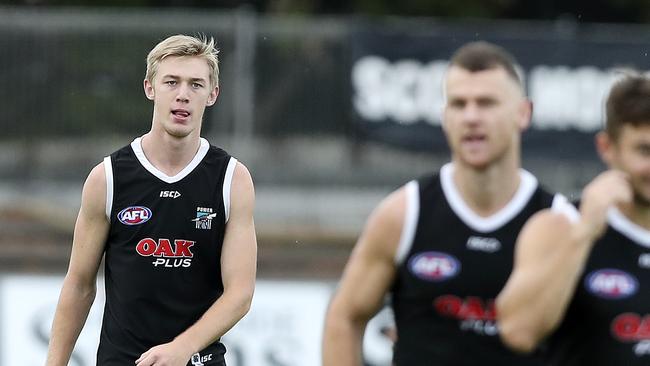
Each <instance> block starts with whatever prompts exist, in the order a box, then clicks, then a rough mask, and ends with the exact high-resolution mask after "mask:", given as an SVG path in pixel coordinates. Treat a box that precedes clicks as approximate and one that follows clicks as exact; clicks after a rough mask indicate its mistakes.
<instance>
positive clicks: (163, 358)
mask: <svg viewBox="0 0 650 366" xmlns="http://www.w3.org/2000/svg"><path fill="white" fill-rule="evenodd" d="M230 201H231V206H230V214H229V219H228V224H227V226H226V233H225V237H224V241H223V249H222V253H221V271H222V282H223V286H224V292H223V295H222V296H221V297H219V299H218V300H217V301H216V302H215V303H214V304H213V305H212V306H211V307H210V308H209V309H208V310H207V311H206V312H205V314H204V315H203V316H202V317H201V319H199V320H198V321H197V322H196V323H195V324H194V325H192V326H191V327H190V328H188V329H187V330H186V331H185V332H183V333H182V334H180V335H179V336H177V337H176V338H175V339H174V340H173V341H172V342H169V343H166V344H163V345H159V346H156V347H153V348H151V349H149V350H148V351H146V352H145V353H143V354H142V355H141V356H140V358H139V359H138V360H137V361H136V364H137V366H149V365H153V364H155V365H156V366H176V365H178V366H184V365H186V364H187V362H188V361H189V359H190V357H191V356H192V355H193V354H194V353H196V352H199V351H201V350H202V349H204V348H205V347H207V346H208V345H209V344H211V343H213V342H214V341H215V340H217V339H218V338H220V337H222V336H223V335H224V334H225V333H226V332H227V331H228V330H229V329H230V328H232V327H233V326H234V325H235V324H236V323H237V322H238V321H239V320H240V319H241V318H242V317H243V316H244V315H246V313H247V312H248V310H249V308H250V305H251V301H252V298H253V291H254V289H255V274H256V268H257V239H256V237H255V224H254V221H253V211H254V206H255V193H254V188H253V181H252V179H251V176H250V173H249V172H248V170H247V169H246V167H245V166H244V165H243V164H241V163H237V166H236V168H235V172H234V175H233V180H232V188H231V200H230Z"/></svg>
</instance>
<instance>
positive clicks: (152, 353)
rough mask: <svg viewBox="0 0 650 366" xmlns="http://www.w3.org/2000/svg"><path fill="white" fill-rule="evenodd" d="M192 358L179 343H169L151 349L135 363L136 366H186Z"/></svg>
mask: <svg viewBox="0 0 650 366" xmlns="http://www.w3.org/2000/svg"><path fill="white" fill-rule="evenodd" d="M191 356H192V354H191V353H188V350H187V349H186V348H185V347H183V346H182V345H181V344H179V343H178V342H169V343H165V344H161V345H158V346H155V347H152V348H150V349H149V350H148V351H147V352H145V353H143V354H142V355H140V358H138V359H137V360H136V361H135V364H136V366H153V365H155V366H185V365H187V362H188V361H189V360H190V357H191Z"/></svg>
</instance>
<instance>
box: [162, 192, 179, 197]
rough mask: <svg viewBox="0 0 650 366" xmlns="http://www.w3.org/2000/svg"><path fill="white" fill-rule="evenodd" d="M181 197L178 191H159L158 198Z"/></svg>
mask: <svg viewBox="0 0 650 366" xmlns="http://www.w3.org/2000/svg"><path fill="white" fill-rule="evenodd" d="M180 196H181V192H179V191H160V197H162V198H178V197H180Z"/></svg>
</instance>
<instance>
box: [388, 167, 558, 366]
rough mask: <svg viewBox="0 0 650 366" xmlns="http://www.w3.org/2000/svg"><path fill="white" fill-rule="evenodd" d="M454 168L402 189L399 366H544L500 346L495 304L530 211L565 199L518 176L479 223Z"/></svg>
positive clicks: (395, 292) (396, 293)
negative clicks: (507, 196) (511, 190)
mask: <svg viewBox="0 0 650 366" xmlns="http://www.w3.org/2000/svg"><path fill="white" fill-rule="evenodd" d="M452 174H453V165H452V164H446V165H445V166H443V167H442V169H441V170H440V173H439V174H436V175H433V176H429V177H426V178H423V179H419V180H418V181H412V182H410V183H408V184H407V185H406V191H407V213H406V217H405V222H404V229H403V231H402V236H401V239H400V244H399V247H398V251H397V255H396V263H397V266H398V267H397V275H396V280H395V282H394V284H393V288H392V306H393V310H394V313H395V321H396V326H397V332H398V336H397V343H396V345H395V350H394V362H395V364H396V365H398V366H402V365H403V366H418V365H422V366H431V365H437V366H446V365H481V366H485V365H490V366H498V365H504V366H506V365H507V366H511V365H525V366H529V365H541V362H540V359H539V358H538V357H537V356H520V355H517V354H515V353H513V352H511V351H509V350H508V349H507V348H506V347H505V346H504V345H503V344H502V342H501V340H500V338H499V335H498V327H497V324H496V314H495V306H494V299H495V298H496V296H497V295H498V293H499V292H500V291H501V289H502V288H503V286H504V285H505V283H506V281H507V279H508V277H509V275H510V272H511V271H512V266H513V256H514V250H513V249H514V245H515V242H516V239H517V236H518V234H519V231H520V230H521V228H522V227H523V225H524V223H525V222H526V220H528V218H529V217H530V216H532V215H533V214H534V213H535V212H537V211H539V210H541V209H544V208H548V207H551V205H555V204H556V202H559V201H563V202H566V199H565V198H564V197H563V196H561V195H558V196H557V197H556V198H554V196H553V195H552V194H550V193H548V192H546V191H545V190H543V189H542V188H540V187H539V186H538V183H537V179H536V178H535V177H534V176H533V175H532V174H530V173H528V172H526V171H524V170H521V173H520V176H521V183H520V185H519V188H518V190H517V192H516V194H515V196H514V197H513V198H512V200H511V201H510V202H509V203H508V204H507V205H506V206H505V207H504V208H503V209H501V210H500V211H499V212H497V213H495V214H494V215H492V216H490V217H487V218H483V217H480V216H478V215H476V214H475V213H474V212H473V211H471V210H470V209H469V207H468V206H466V204H465V203H464V202H463V200H462V198H461V196H460V194H459V193H458V191H457V190H456V188H455V186H454V184H453V181H452Z"/></svg>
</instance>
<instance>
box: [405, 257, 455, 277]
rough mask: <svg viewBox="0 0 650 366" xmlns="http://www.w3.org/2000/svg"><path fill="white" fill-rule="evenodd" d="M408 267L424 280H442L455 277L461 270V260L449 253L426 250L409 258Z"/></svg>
mask: <svg viewBox="0 0 650 366" xmlns="http://www.w3.org/2000/svg"><path fill="white" fill-rule="evenodd" d="M408 269H409V271H411V273H413V274H414V275H415V276H416V277H418V278H420V279H422V280H425V281H431V282H441V281H446V280H448V279H450V278H452V277H455V276H456V275H457V274H458V272H460V262H459V261H458V259H456V258H454V256H452V255H449V254H445V253H440V252H424V253H420V254H418V255H416V256H415V257H413V258H411V259H410V260H409V263H408Z"/></svg>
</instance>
